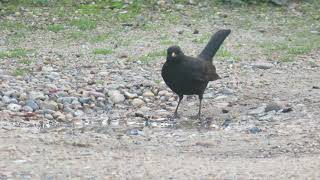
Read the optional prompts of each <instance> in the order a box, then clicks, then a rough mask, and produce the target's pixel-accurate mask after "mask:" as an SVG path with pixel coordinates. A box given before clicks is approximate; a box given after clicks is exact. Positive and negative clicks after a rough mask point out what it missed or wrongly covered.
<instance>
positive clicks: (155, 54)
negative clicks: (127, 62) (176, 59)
mask: <svg viewBox="0 0 320 180" xmlns="http://www.w3.org/2000/svg"><path fill="white" fill-rule="evenodd" d="M166 54H167V52H166V50H161V51H153V52H150V53H148V54H147V55H143V56H141V57H139V58H138V59H137V60H140V61H141V62H143V63H148V62H151V61H154V60H157V59H159V58H160V57H162V58H165V56H166Z"/></svg>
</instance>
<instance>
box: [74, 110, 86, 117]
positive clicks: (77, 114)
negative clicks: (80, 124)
mask: <svg viewBox="0 0 320 180" xmlns="http://www.w3.org/2000/svg"><path fill="white" fill-rule="evenodd" d="M82 115H84V112H83V111H81V110H76V112H74V116H76V117H78V116H82Z"/></svg>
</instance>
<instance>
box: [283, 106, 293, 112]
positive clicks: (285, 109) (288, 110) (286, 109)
mask: <svg viewBox="0 0 320 180" xmlns="http://www.w3.org/2000/svg"><path fill="white" fill-rule="evenodd" d="M291 111H293V109H292V108H291V107H288V108H284V109H283V110H282V112H283V113H288V112H291Z"/></svg>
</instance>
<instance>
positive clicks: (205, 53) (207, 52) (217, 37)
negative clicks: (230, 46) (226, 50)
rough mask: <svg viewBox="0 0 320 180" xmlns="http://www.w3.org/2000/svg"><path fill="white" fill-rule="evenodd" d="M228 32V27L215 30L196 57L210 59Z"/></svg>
mask: <svg viewBox="0 0 320 180" xmlns="http://www.w3.org/2000/svg"><path fill="white" fill-rule="evenodd" d="M230 32H231V30H230V29H223V30H219V31H218V32H216V33H215V34H214V35H213V36H212V37H211V39H210V41H209V42H208V44H207V45H206V47H205V48H204V49H203V50H202V52H201V53H200V54H199V56H198V57H199V58H201V59H204V60H207V61H212V58H213V56H214V55H215V54H216V52H217V51H218V49H219V47H220V46H221V44H222V43H223V41H224V40H225V39H226V37H227V36H228V35H229V34H230Z"/></svg>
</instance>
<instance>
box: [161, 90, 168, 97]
mask: <svg viewBox="0 0 320 180" xmlns="http://www.w3.org/2000/svg"><path fill="white" fill-rule="evenodd" d="M168 93H169V92H168V91H166V90H162V91H159V93H158V95H159V96H165V95H166V94H168Z"/></svg>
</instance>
